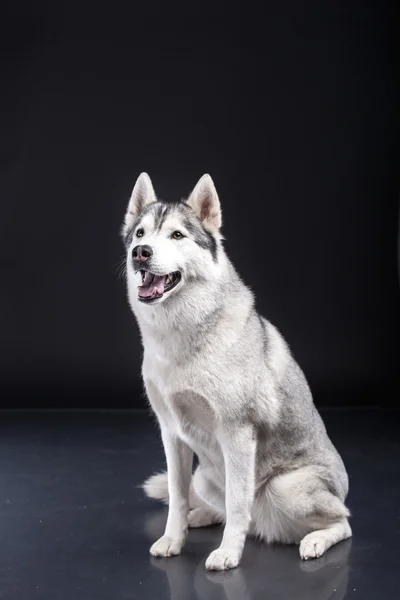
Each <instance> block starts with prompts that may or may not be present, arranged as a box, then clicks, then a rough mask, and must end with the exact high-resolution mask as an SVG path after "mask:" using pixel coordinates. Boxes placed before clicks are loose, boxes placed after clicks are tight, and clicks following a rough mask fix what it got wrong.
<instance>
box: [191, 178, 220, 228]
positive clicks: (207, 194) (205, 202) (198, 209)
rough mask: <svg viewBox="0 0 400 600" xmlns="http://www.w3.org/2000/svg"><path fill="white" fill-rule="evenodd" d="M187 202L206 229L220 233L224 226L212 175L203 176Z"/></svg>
mask: <svg viewBox="0 0 400 600" xmlns="http://www.w3.org/2000/svg"><path fill="white" fill-rule="evenodd" d="M186 202H187V204H188V205H189V206H190V207H191V208H193V210H194V212H195V213H196V215H197V216H198V217H199V219H200V221H202V223H203V225H204V227H205V228H206V229H209V230H211V231H214V232H215V231H218V229H219V228H220V227H221V225H222V215H221V206H220V203H219V198H218V194H217V190H216V189H215V185H214V182H213V180H212V179H211V177H210V175H203V177H202V178H201V179H200V180H199V181H198V183H197V184H196V187H195V188H194V190H193V192H192V193H191V194H190V196H189V198H188V199H187V201H186Z"/></svg>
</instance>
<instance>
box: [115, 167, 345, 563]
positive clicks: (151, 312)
mask: <svg viewBox="0 0 400 600" xmlns="http://www.w3.org/2000/svg"><path fill="white" fill-rule="evenodd" d="M221 222H222V221H221V208H220V202H219V199H218V195H217V192H216V189H215V186H214V183H213V181H212V179H211V177H210V176H209V175H204V176H203V177H202V178H201V179H200V181H199V182H198V183H197V185H196V187H195V188H194V190H193V192H192V193H191V195H190V196H189V198H188V199H187V200H186V201H182V202H177V203H164V202H161V201H159V200H157V198H156V195H155V193H154V189H153V186H152V183H151V181H150V178H149V176H148V175H147V174H145V173H142V174H141V175H140V176H139V178H138V180H137V182H136V184H135V186H134V189H133V192H132V196H131V199H130V202H129V205H128V209H127V212H126V216H125V221H124V226H123V231H122V234H123V238H124V241H125V246H126V252H127V259H126V264H127V284H128V297H129V302H130V305H131V308H132V310H133V312H134V314H135V316H136V319H137V322H138V325H139V329H140V332H141V336H142V341H143V346H144V358H143V369H142V373H143V379H144V384H145V387H146V392H147V395H148V398H149V401H150V404H151V407H152V409H153V411H154V412H155V414H156V416H157V419H158V422H159V425H160V429H161V437H162V442H163V445H164V450H165V455H166V462H167V472H166V473H161V474H156V475H153V476H152V477H150V479H148V480H147V481H146V482H145V483H144V490H145V492H146V493H147V495H148V496H150V497H152V498H158V499H160V500H163V501H165V502H166V503H168V504H169V512H168V519H167V524H166V529H165V533H164V535H163V536H162V537H161V538H160V539H159V540H158V541H156V542H155V543H154V544H153V546H152V547H151V549H150V552H151V554H153V555H154V556H173V555H177V554H180V552H181V550H182V547H183V545H184V543H185V539H186V536H187V530H188V527H206V526H207V525H211V524H215V523H223V524H224V525H225V527H224V533H223V537H222V541H221V545H220V547H219V548H217V549H216V550H214V551H213V552H212V553H211V554H210V556H209V557H208V558H207V561H206V568H207V569H213V570H222V569H231V568H233V567H236V566H237V565H238V564H239V562H240V559H241V556H242V552H243V547H244V544H245V540H246V536H247V535H253V536H257V537H258V538H261V539H262V540H265V541H266V542H281V543H285V544H299V545H300V556H301V558H302V559H305V560H307V559H310V558H317V557H319V556H321V555H322V554H323V553H324V552H325V551H326V550H328V548H330V547H331V546H332V545H333V544H336V543H338V542H340V541H341V540H344V539H346V538H348V537H350V536H351V529H350V526H349V522H348V517H349V511H348V509H347V508H346V506H345V504H344V501H345V498H346V495H347V492H348V477H347V473H346V469H345V467H344V465H343V462H342V460H341V458H340V456H339V454H338V453H337V451H336V449H335V448H334V446H333V445H332V443H331V441H330V439H329V438H328V435H327V433H326V430H325V427H324V424H323V422H322V419H321V417H320V415H319V413H318V412H317V410H316V408H315V406H314V403H313V400H312V396H311V392H310V390H309V387H308V385H307V382H306V379H305V377H304V375H303V372H302V371H301V369H300V367H299V366H298V365H297V363H296V362H295V360H294V358H293V356H292V355H291V353H290V350H289V348H288V346H287V344H286V343H285V341H284V339H283V338H282V336H281V335H280V333H279V332H278V330H277V329H276V328H275V327H274V326H273V325H272V324H271V323H269V321H267V320H266V319H264V318H263V317H262V316H261V315H260V314H258V312H257V310H256V308H255V304H254V297H253V294H252V292H251V291H250V290H249V288H247V287H246V285H245V284H244V283H243V282H242V280H241V278H240V277H239V275H238V274H237V272H236V270H235V268H234V267H233V265H232V263H231V262H230V260H229V258H228V257H227V255H226V253H225V251H224V248H223V244H222V236H221V233H220V228H221ZM194 453H195V454H196V455H197V457H198V461H199V464H198V466H197V468H196V470H195V472H194V473H193V455H194Z"/></svg>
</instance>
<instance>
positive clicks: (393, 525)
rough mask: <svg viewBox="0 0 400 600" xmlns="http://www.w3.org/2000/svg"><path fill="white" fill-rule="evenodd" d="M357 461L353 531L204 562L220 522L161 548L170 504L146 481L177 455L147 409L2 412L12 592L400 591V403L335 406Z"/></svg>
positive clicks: (241, 594) (1, 497) (6, 554)
mask: <svg viewBox="0 0 400 600" xmlns="http://www.w3.org/2000/svg"><path fill="white" fill-rule="evenodd" d="M323 417H324V420H325V422H326V424H327V428H328V432H329V434H330V435H331V437H332V439H333V441H334V442H335V444H336V445H337V446H338V448H339V450H340V452H341V453H342V455H343V458H344V460H345V462H346V465H347V467H348V470H349V473H350V485H351V493H350V497H349V506H350V508H351V510H352V512H353V518H352V526H353V531H354V537H353V539H352V540H348V541H346V542H343V543H341V544H338V545H337V546H335V547H334V548H332V549H331V550H329V551H328V552H327V554H325V555H324V556H323V557H322V558H320V559H318V560H315V561H310V562H302V561H301V560H300V559H299V555H298V548H296V547H294V546H278V545H275V546H267V545H265V544H262V543H260V542H256V541H254V540H248V542H247V544H246V548H245V553H244V556H243V560H242V564H241V566H240V567H239V568H238V569H236V570H233V571H230V572H227V573H210V572H207V571H206V570H205V568H204V562H205V559H206V557H207V555H208V554H209V553H210V551H211V550H213V549H214V548H215V547H217V546H218V544H219V540H220V538H221V531H222V530H221V528H220V527H211V528H207V529H201V530H198V529H197V530H191V531H190V533H189V537H188V541H187V544H186V546H185V548H184V551H183V554H182V555H181V556H179V557H175V558H171V559H154V558H152V557H151V556H150V555H149V553H148V550H149V547H150V545H151V543H152V542H153V541H154V540H155V539H157V537H159V536H160V535H161V533H162V531H163V527H164V524H165V519H166V509H165V508H163V507H161V506H160V505H158V504H157V503H156V502H151V501H149V500H147V499H145V498H144V496H143V493H142V491H141V490H140V488H139V487H138V484H139V483H140V482H141V481H143V479H144V478H145V477H146V476H147V475H148V474H149V473H151V472H153V471H155V470H158V469H160V468H162V467H163V465H164V458H163V452H162V447H161V443H160V441H159V436H158V431H157V428H156V427H155V425H154V422H153V421H151V420H150V419H149V418H148V417H147V416H146V414H145V413H79V412H77V413H36V414H32V413H2V418H1V420H0V503H1V512H0V534H1V546H0V598H1V599H2V600H27V599H29V600H36V599H37V600H39V599H40V600H103V599H104V600H133V599H143V600H146V599H151V600H164V599H170V600H219V599H225V600H250V599H252V600H253V599H255V600H258V599H260V600H261V599H265V598H271V599H275V598H279V599H280V598H282V599H283V600H328V599H332V600H333V599H334V600H342V599H348V598H353V599H356V598H360V599H362V600H381V599H382V600H394V599H397V598H398V597H399V589H400V575H399V573H400V553H399V552H398V551H397V548H398V547H399V544H400V512H399V511H400V509H399V507H400V436H399V435H398V426H399V425H400V418H399V413H396V412H383V411H339V410H331V411H324V412H323Z"/></svg>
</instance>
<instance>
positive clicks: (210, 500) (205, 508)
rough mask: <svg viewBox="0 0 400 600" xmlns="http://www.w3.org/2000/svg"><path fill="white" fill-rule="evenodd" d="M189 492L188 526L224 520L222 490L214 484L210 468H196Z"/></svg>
mask: <svg viewBox="0 0 400 600" xmlns="http://www.w3.org/2000/svg"><path fill="white" fill-rule="evenodd" d="M190 492H191V493H190V508H191V510H190V512H189V527H193V528H194V527H208V526H209V525H215V524H217V523H222V522H223V521H224V520H225V499H224V492H223V490H220V489H219V488H218V487H217V485H216V484H215V474H214V472H213V471H212V470H211V469H206V468H202V467H201V466H199V467H198V468H197V469H196V471H195V472H194V474H193V478H192V484H191V490H190Z"/></svg>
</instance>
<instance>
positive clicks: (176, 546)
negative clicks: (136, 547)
mask: <svg viewBox="0 0 400 600" xmlns="http://www.w3.org/2000/svg"><path fill="white" fill-rule="evenodd" d="M183 543H184V540H182V539H176V538H171V537H169V536H167V535H163V536H162V537H160V539H159V540H157V541H156V542H155V543H154V544H153V545H152V547H151V548H150V554H152V555H153V556H177V555H178V554H180V553H181V550H182V547H183Z"/></svg>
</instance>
